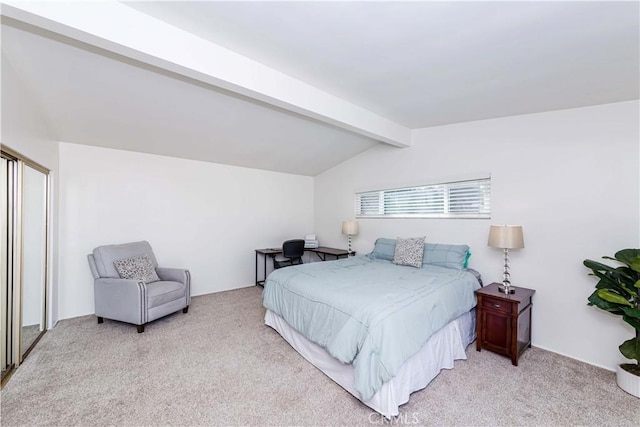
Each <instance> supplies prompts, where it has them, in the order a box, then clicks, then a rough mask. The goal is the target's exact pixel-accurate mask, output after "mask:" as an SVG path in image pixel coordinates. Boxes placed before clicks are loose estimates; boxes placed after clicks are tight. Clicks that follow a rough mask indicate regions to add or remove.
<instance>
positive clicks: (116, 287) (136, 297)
mask: <svg viewBox="0 0 640 427" xmlns="http://www.w3.org/2000/svg"><path fill="white" fill-rule="evenodd" d="M93 288H94V298H95V306H96V316H98V317H106V318H107V319H113V320H119V321H121V322H127V323H133V324H134V325H144V324H145V323H146V322H147V307H146V305H147V295H146V294H147V288H146V286H145V284H144V282H141V281H138V280H129V279H112V278H99V279H95V280H94V286H93Z"/></svg>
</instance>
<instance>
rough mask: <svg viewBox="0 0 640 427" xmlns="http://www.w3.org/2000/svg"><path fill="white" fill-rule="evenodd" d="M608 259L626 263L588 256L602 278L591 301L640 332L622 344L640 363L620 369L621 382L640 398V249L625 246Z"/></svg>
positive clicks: (589, 264) (589, 265)
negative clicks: (612, 265)
mask: <svg viewBox="0 0 640 427" xmlns="http://www.w3.org/2000/svg"><path fill="white" fill-rule="evenodd" d="M603 258H604V259H609V260H613V261H617V262H618V263H620V264H622V265H620V266H618V267H611V266H608V265H606V264H602V263H600V262H596V261H592V260H589V259H587V260H584V265H585V267H587V268H588V269H590V270H591V271H592V273H589V274H590V275H591V276H596V277H597V278H598V279H599V281H598V283H597V284H596V290H595V291H594V292H593V293H592V294H591V296H590V297H589V305H595V306H596V307H598V308H601V309H602V310H605V311H608V312H609V313H612V314H616V315H620V316H622V320H624V321H625V322H627V323H628V324H629V325H631V326H632V327H633V328H634V329H635V332H636V336H635V338H631V339H629V340H627V341H625V342H623V343H622V344H621V345H620V346H619V347H618V348H619V349H620V353H622V355H623V356H624V357H626V358H627V359H632V360H635V361H636V363H623V364H621V365H619V366H618V368H617V370H616V378H617V382H618V386H619V387H620V388H622V389H623V390H624V391H626V392H627V393H629V394H632V395H634V396H636V397H638V398H640V296H639V293H640V249H623V250H621V251H618V252H617V253H616V254H615V256H614V258H611V257H608V256H605V257H603Z"/></svg>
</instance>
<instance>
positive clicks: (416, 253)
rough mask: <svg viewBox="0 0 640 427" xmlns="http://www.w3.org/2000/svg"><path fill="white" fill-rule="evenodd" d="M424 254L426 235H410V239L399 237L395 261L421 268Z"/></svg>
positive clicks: (399, 263)
mask: <svg viewBox="0 0 640 427" xmlns="http://www.w3.org/2000/svg"><path fill="white" fill-rule="evenodd" d="M423 255H424V237H410V238H408V239H402V238H400V237H398V239H397V240H396V250H395V252H394V254H393V263H394V264H398V265H409V266H411V267H417V268H421V267H422V256H423Z"/></svg>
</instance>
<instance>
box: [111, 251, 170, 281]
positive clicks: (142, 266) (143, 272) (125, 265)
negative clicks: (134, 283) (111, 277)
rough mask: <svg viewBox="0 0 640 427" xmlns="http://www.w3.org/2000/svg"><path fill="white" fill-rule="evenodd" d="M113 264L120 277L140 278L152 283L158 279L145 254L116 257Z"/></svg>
mask: <svg viewBox="0 0 640 427" xmlns="http://www.w3.org/2000/svg"><path fill="white" fill-rule="evenodd" d="M113 265H114V266H115V267H116V270H118V274H119V275H120V277H121V278H122V279H135V280H142V281H143V282H145V283H153V282H157V281H159V280H160V278H159V277H158V275H157V274H156V269H155V267H154V265H153V263H152V261H151V259H149V255H147V254H142V255H138V256H137V257H131V258H124V259H118V260H115V261H114V262H113Z"/></svg>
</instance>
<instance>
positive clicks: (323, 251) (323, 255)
mask: <svg viewBox="0 0 640 427" xmlns="http://www.w3.org/2000/svg"><path fill="white" fill-rule="evenodd" d="M305 251H307V252H314V253H315V254H316V255H318V258H320V259H321V260H322V261H326V260H327V255H330V256H334V257H336V258H335V259H339V258H341V257H347V256H349V251H347V250H346V249H336V248H327V247H325V246H320V247H318V248H308V249H305ZM281 253H282V249H281V248H264V249H256V286H258V285H260V286H264V279H266V278H267V256H268V257H269V258H273V257H275V256H276V255H278V254H281ZM352 254H355V252H352ZM259 256H262V257H263V258H264V269H263V272H262V277H263V279H262V280H258V257H259Z"/></svg>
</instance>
